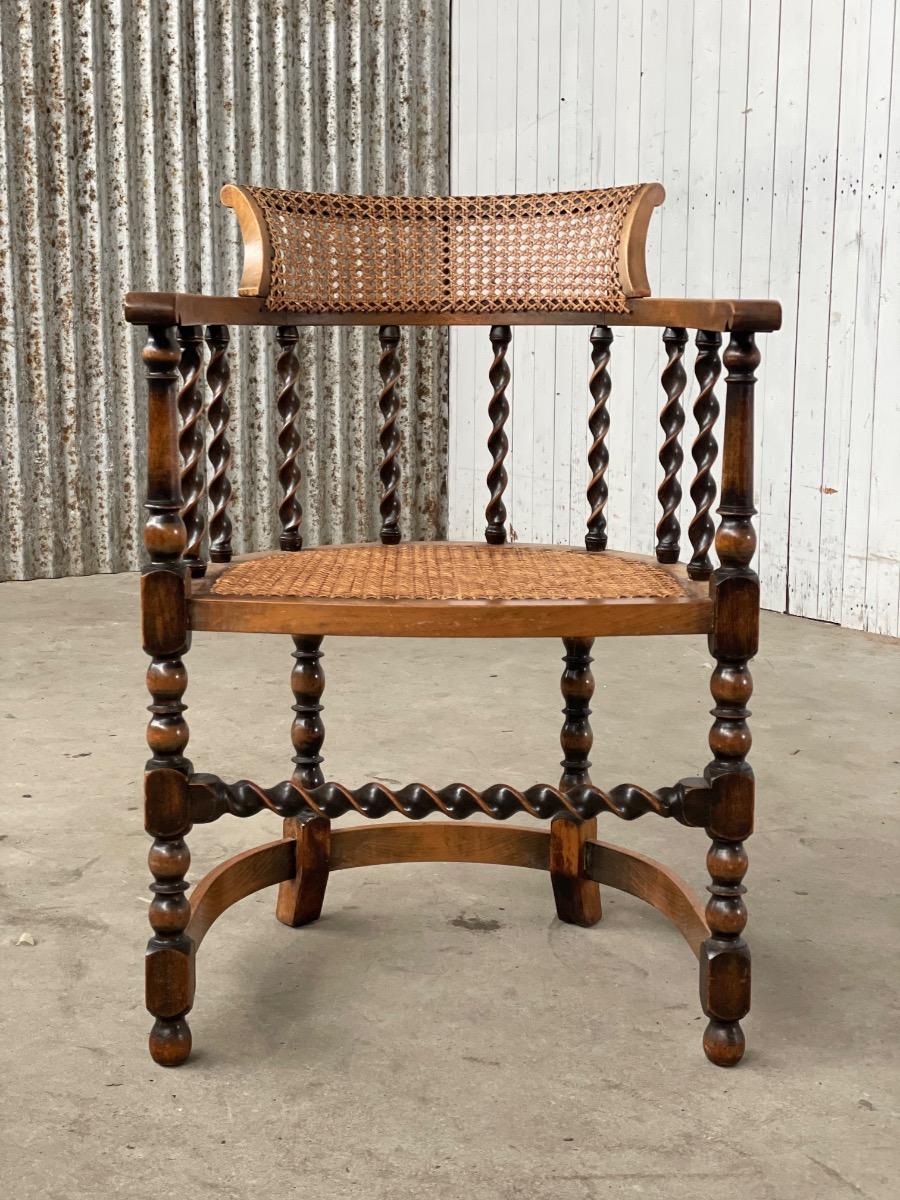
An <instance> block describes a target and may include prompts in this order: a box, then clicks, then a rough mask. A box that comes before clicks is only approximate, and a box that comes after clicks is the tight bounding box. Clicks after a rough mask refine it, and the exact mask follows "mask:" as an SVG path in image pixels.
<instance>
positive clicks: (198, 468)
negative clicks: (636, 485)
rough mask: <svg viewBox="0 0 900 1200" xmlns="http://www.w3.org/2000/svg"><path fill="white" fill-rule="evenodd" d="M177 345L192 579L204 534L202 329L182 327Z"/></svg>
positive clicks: (199, 565) (199, 571)
mask: <svg viewBox="0 0 900 1200" xmlns="http://www.w3.org/2000/svg"><path fill="white" fill-rule="evenodd" d="M178 344H179V346H180V347H181V361H180V363H179V364H178V366H179V370H180V372H181V381H182V382H181V387H180V389H179V391H178V415H179V417H180V419H181V432H180V434H179V437H178V446H179V449H180V451H181V495H182V508H181V517H182V520H183V521H184V525H185V530H186V534H187V544H186V546H185V548H184V558H185V559H186V561H187V562H188V563H189V565H190V569H191V574H192V575H197V576H199V575H203V573H204V572H205V570H206V563H205V562H203V561H202V559H201V557H200V555H201V548H202V543H203V534H204V530H205V521H204V512H203V500H204V498H205V490H206V481H205V479H204V474H203V423H202V420H201V418H202V415H203V397H202V395H201V392H200V375H201V366H202V363H203V328H202V326H200V325H182V326H180V327H179V329H178Z"/></svg>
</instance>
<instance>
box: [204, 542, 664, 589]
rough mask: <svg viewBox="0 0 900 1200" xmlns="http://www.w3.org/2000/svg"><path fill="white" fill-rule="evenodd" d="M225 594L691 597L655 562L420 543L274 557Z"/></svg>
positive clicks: (234, 577) (233, 570)
mask: <svg viewBox="0 0 900 1200" xmlns="http://www.w3.org/2000/svg"><path fill="white" fill-rule="evenodd" d="M213 592H214V593H216V594H217V595H220V596H256V597H264V596H265V597H270V598H277V597H282V598H294V599H303V600H615V599H622V598H624V597H656V598H659V599H664V598H667V597H668V598H671V597H677V596H681V595H683V589H682V587H681V585H680V584H679V583H678V581H677V580H676V579H674V578H673V577H672V576H671V575H670V574H669V573H668V572H667V571H665V570H663V569H662V568H660V567H657V566H654V565H653V564H652V563H643V562H637V561H635V560H634V559H626V558H617V557H616V556H615V555H610V554H589V553H587V552H586V551H584V550H570V549H562V548H558V547H552V546H546V547H545V546H489V545H468V544H460V543H455V544H454V543H447V542H418V543H416V542H413V543H407V544H403V545H400V546H379V545H375V546H371V545H365V546H342V547H327V546H326V547H321V548H319V549H314V550H302V551H300V552H299V553H293V554H270V555H266V556H265V557H263V558H257V559H251V560H249V561H248V562H243V563H238V564H237V565H235V566H233V567H229V568H228V569H227V570H225V571H224V572H223V573H222V574H221V575H220V576H219V578H218V579H217V580H216V582H215V584H214V585H213Z"/></svg>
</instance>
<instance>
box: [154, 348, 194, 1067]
mask: <svg viewBox="0 0 900 1200" xmlns="http://www.w3.org/2000/svg"><path fill="white" fill-rule="evenodd" d="M174 334H175V331H174V329H172V328H169V327H166V326H157V325H151V326H150V328H149V330H148V335H147V342H146V345H145V347H144V351H143V358H144V363H145V366H146V370H147V385H148V392H149V411H148V447H149V454H148V472H147V504H146V510H147V520H146V522H145V525H144V545H145V546H146V548H147V553H148V555H149V558H150V562H149V565H148V566H147V567H146V569H145V571H144V574H143V577H142V579H141V611H142V628H143V642H144V650H145V651H146V653H147V654H149V655H150V656H151V660H152V661H151V663H150V667H149V668H148V671H147V687H148V689H149V691H150V695H151V698H152V704H151V705H150V713H151V717H150V723H149V725H148V726H147V744H148V746H149V747H150V752H151V757H150V759H149V761H148V762H147V766H146V773H145V776H144V812H145V820H144V824H145V827H146V830H147V832H148V833H149V834H150V835H151V837H152V838H153V845H152V846H151V848H150V854H149V860H148V861H149V865H150V870H151V872H152V874H153V883H152V884H151V885H150V890H151V891H152V892H153V900H152V902H151V904H150V914H149V915H150V924H151V926H152V928H153V936H152V937H151V938H150V941H149V942H148V943H147V955H146V959H145V973H146V985H147V1001H146V1002H147V1009H148V1010H149V1012H150V1013H151V1014H152V1015H153V1016H154V1017H155V1018H156V1021H155V1023H154V1025H153V1029H152V1032H151V1034H150V1053H151V1055H152V1056H153V1059H154V1061H155V1062H157V1063H159V1064H160V1066H163V1067H175V1066H178V1064H179V1063H183V1062H184V1061H185V1060H186V1059H187V1057H188V1055H189V1054H190V1052H191V1032H190V1029H189V1028H188V1023H187V1020H186V1017H187V1014H188V1013H189V1012H190V1009H191V1006H192V1004H193V1000H194V945H193V942H192V941H191V939H190V937H188V935H187V934H186V932H185V930H186V929H187V924H188V921H189V919H190V915H191V906H190V904H189V903H188V900H187V897H186V896H185V892H186V890H187V887H188V884H187V881H186V880H185V873H186V872H187V869H188V867H189V865H190V861H191V856H190V853H189V851H188V848H187V844H186V843H185V840H184V838H185V834H187V832H188V831H189V829H190V827H191V826H190V820H189V809H188V794H187V774H188V773H189V772H190V770H191V765H190V763H189V762H188V760H187V759H186V758H185V757H184V750H185V747H186V746H187V741H188V728H187V722H186V721H185V719H184V707H185V706H184V704H183V703H182V696H183V695H184V691H185V688H186V687H187V672H186V671H185V668H184V663H183V662H182V655H183V654H185V653H186V652H187V650H188V647H189V646H190V633H189V631H188V627H187V603H186V589H187V570H188V566H187V563H185V561H184V559H183V557H182V556H183V554H184V549H185V545H186V542H187V535H186V528H185V523H184V520H183V519H182V516H181V507H182V495H181V463H180V455H179V445H178V437H179V428H178V405H177V397H178V383H179V374H178V363H179V358H180V354H179V350H178V346H177V343H176V341H175V336H174Z"/></svg>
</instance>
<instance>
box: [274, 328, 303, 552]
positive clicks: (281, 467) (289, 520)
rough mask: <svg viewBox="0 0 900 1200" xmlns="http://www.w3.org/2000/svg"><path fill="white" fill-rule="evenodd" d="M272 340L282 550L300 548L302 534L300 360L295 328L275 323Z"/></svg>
mask: <svg viewBox="0 0 900 1200" xmlns="http://www.w3.org/2000/svg"><path fill="white" fill-rule="evenodd" d="M275 340H276V341H277V342H278V347H279V350H280V354H279V355H278V363H277V366H276V388H277V398H276V404H277V407H278V416H279V419H280V421H281V426H280V428H279V430H278V451H279V458H280V462H279V464H278V482H279V484H280V486H281V496H282V499H281V503H280V504H279V506H278V520H279V522H280V525H281V530H280V532H279V534H278V544H279V546H280V547H281V549H282V550H301V549H302V548H303V535H302V534H301V532H300V526H301V522H302V520H303V508H302V506H301V504H300V497H299V495H298V491H299V488H300V463H299V460H298V454H299V452H300V435H299V433H298V432H297V414H298V413H299V412H300V397H299V395H298V394H297V381H298V379H299V377H300V360H299V359H298V357H297V342H298V340H299V334H298V333H297V327H296V326H295V325H279V326H278V332H277V333H276V335H275Z"/></svg>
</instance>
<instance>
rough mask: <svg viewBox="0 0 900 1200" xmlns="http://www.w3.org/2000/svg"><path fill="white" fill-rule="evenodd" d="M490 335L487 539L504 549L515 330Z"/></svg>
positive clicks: (497, 329)
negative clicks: (511, 351)
mask: <svg viewBox="0 0 900 1200" xmlns="http://www.w3.org/2000/svg"><path fill="white" fill-rule="evenodd" d="M490 336H491V345H492V346H493V348H494V361H493V362H492V363H491V368H490V371H489V372H488V379H489V381H490V384H491V387H492V388H493V389H494V393H493V395H492V396H491V399H490V403H489V404H488V417H489V418H490V421H491V432H490V434H489V435H488V442H487V445H488V450H489V452H490V455H491V459H492V460H493V461H492V462H491V466H490V469H489V471H488V473H487V485H488V490H489V491H490V494H491V498H490V500H488V503H487V508H486V509H485V510H484V515H485V518H486V520H487V525H486V526H485V530H484V536H485V540H486V541H488V542H490V544H491V545H492V546H502V545H503V543H504V542H505V541H506V505H505V504H504V503H503V493H504V492H505V491H506V485H507V483H508V482H509V477H508V475H507V473H506V467H505V465H504V462H505V459H506V455H507V453H508V452H509V439H508V438H507V436H506V429H505V426H506V422H507V419H508V417H509V401H508V400H507V398H506V389H507V388H508V387H509V381H510V371H509V364H508V363H507V361H506V351H507V348H508V346H509V343H510V341H511V340H512V331H511V330H510V327H509V326H508V325H492V326H491V335H490Z"/></svg>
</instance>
